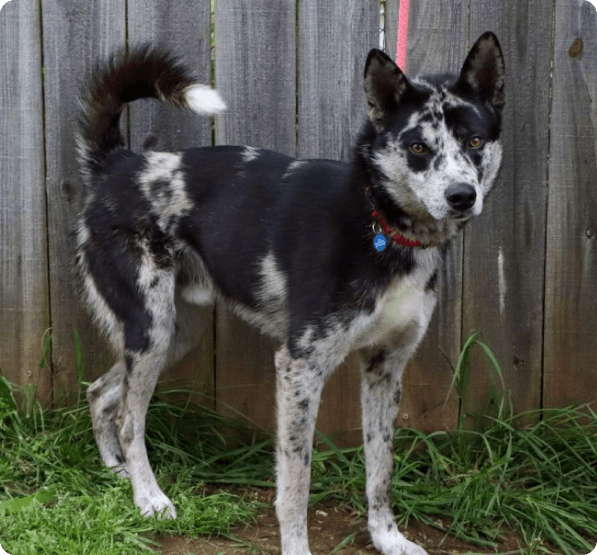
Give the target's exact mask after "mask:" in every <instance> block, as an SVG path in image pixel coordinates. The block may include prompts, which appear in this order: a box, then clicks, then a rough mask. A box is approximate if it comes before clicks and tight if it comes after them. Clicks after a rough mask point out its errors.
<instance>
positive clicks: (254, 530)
mask: <svg viewBox="0 0 597 555" xmlns="http://www.w3.org/2000/svg"><path fill="white" fill-rule="evenodd" d="M235 493H237V492H235ZM248 495H254V496H257V498H258V499H259V501H263V502H265V503H268V505H269V507H268V508H266V509H263V510H261V511H259V513H258V514H257V522H256V523H252V524H250V525H249V526H247V527H238V528H235V529H233V530H232V531H231V533H232V535H233V536H234V539H225V538H220V537H217V538H216V537H213V538H207V537H203V538H197V539H189V538H185V537H160V538H157V541H158V542H159V543H160V545H161V548H162V549H161V553H162V555H237V554H240V553H252V554H255V555H271V554H279V553H280V546H279V536H278V522H277V520H276V517H275V514H274V510H273V497H274V492H273V490H251V492H250V493H248ZM308 526H309V545H310V547H311V551H312V552H313V553H314V554H317V555H319V554H326V555H327V554H329V553H332V551H334V549H338V550H337V551H336V552H337V553H339V554H341V555H374V554H377V553H378V552H377V551H376V550H375V548H374V547H373V544H372V543H371V541H370V539H369V534H368V533H367V528H366V521H365V519H363V518H359V517H358V516H357V515H356V514H355V513H354V512H353V511H352V510H351V509H349V508H346V507H337V506H336V505H335V504H334V503H333V502H332V501H329V502H323V503H319V504H317V505H316V507H315V508H313V509H310V510H309V515H308ZM401 532H402V533H403V534H404V535H405V536H406V537H407V538H408V539H410V540H412V541H414V542H416V543H418V544H419V545H421V546H423V547H425V549H427V551H428V552H429V553H430V555H440V554H441V555H446V554H464V553H467V554H470V553H494V551H493V550H491V551H490V550H487V549H486V550H482V549H480V548H478V547H475V546H471V545H469V544H466V543H464V542H461V541H458V540H455V539H453V538H450V537H445V534H444V533H443V532H440V531H439V530H436V529H434V528H430V527H429V526H425V525H422V524H419V523H412V524H411V525H409V526H408V528H406V529H401ZM340 544H343V545H340ZM518 548H519V543H518V539H517V538H516V537H515V535H512V537H511V538H509V539H508V540H506V541H504V542H503V543H501V544H500V545H499V547H498V551H500V552H508V551H515V550H516V549H518Z"/></svg>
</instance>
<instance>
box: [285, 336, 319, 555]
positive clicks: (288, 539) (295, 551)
mask: <svg viewBox="0 0 597 555" xmlns="http://www.w3.org/2000/svg"><path fill="white" fill-rule="evenodd" d="M318 374H319V375H318ZM324 381H325V378H324V375H323V372H319V373H318V372H317V371H315V370H314V369H313V368H310V366H309V365H308V364H307V363H306V362H305V361H304V360H294V359H292V358H291V356H290V355H289V353H288V350H287V349H286V348H282V349H281V350H280V351H278V352H277V353H276V403H277V409H278V436H277V448H276V458H277V461H276V486H277V496H276V515H277V517H278V522H279V523H280V540H281V544H282V554H283V555H310V551H309V542H308V537H307V505H308V501H309V485H310V482H311V451H312V447H313V433H314V431H315V421H316V419H317V408H318V406H319V401H320V398H321V391H322V389H323V385H324Z"/></svg>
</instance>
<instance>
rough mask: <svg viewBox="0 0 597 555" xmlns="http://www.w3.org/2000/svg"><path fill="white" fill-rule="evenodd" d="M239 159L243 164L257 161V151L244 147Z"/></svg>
mask: <svg viewBox="0 0 597 555" xmlns="http://www.w3.org/2000/svg"><path fill="white" fill-rule="evenodd" d="M241 158H242V161H243V163H245V164H248V163H249V162H252V161H253V160H257V158H259V149H258V148H255V147H252V146H246V147H245V148H244V149H243V151H242V152H241Z"/></svg>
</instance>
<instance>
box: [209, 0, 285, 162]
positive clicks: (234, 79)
mask: <svg viewBox="0 0 597 555" xmlns="http://www.w3.org/2000/svg"><path fill="white" fill-rule="evenodd" d="M295 12H296V7H295V2H294V1H293V0H218V1H217V2H216V3H215V40H216V85H217V88H218V90H219V91H221V93H222V95H223V97H224V99H225V101H226V103H227V105H228V110H227V112H226V113H225V114H224V115H223V116H221V117H219V118H217V121H216V143H218V144H243V145H250V146H254V147H262V148H269V149H273V150H276V151H278V152H281V153H283V154H287V155H289V156H294V155H295V154H296V129H295V128H296V122H295V118H296V100H295V95H296V55H295V44H296V41H295V38H296V29H295V25H296V13H295Z"/></svg>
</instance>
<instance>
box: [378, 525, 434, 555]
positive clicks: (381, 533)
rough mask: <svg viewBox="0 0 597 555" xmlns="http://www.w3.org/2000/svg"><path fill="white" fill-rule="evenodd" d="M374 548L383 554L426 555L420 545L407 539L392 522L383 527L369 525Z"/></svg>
mask: <svg viewBox="0 0 597 555" xmlns="http://www.w3.org/2000/svg"><path fill="white" fill-rule="evenodd" d="M369 532H370V534H371V539H372V541H373V545H374V546H375V548H376V549H377V550H378V551H379V552H380V553H382V554H383V555H428V553H427V551H425V550H424V549H423V548H422V547H420V546H418V545H417V544H416V543H413V542H411V541H410V540H407V539H406V538H405V537H404V536H403V535H402V534H401V533H400V532H398V528H397V527H396V524H395V523H394V522H389V523H387V524H386V525H385V526H383V527H377V526H376V527H371V526H370V527H369Z"/></svg>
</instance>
